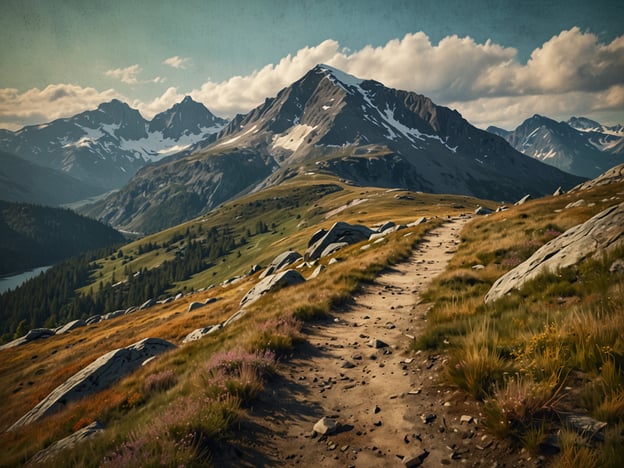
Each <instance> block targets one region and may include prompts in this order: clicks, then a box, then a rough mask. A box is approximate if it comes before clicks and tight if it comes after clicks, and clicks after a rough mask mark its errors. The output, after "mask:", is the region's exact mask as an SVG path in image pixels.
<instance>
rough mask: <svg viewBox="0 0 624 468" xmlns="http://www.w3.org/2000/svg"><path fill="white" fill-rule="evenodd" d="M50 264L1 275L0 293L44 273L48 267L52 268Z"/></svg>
mask: <svg viewBox="0 0 624 468" xmlns="http://www.w3.org/2000/svg"><path fill="white" fill-rule="evenodd" d="M50 266H51V265H50ZM50 266H42V267H38V268H34V269H32V270H29V271H24V272H22V273H18V274H16V275H13V276H0V294H2V293H3V292H6V291H8V290H9V289H15V288H17V287H18V286H19V285H21V284H22V283H24V282H25V281H28V280H29V279H30V278H34V277H35V276H37V275H39V274H41V273H43V272H44V271H46V270H47V269H48V268H50Z"/></svg>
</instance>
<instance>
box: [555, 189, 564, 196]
mask: <svg viewBox="0 0 624 468" xmlns="http://www.w3.org/2000/svg"><path fill="white" fill-rule="evenodd" d="M564 193H565V191H564V190H563V189H562V188H561V187H558V188H557V190H555V192H554V193H553V197H558V196H559V195H563V194H564Z"/></svg>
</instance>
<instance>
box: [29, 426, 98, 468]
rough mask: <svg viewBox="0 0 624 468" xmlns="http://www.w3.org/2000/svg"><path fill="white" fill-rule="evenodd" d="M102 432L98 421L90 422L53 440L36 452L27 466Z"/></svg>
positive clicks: (38, 462)
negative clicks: (62, 437) (61, 437)
mask: <svg viewBox="0 0 624 468" xmlns="http://www.w3.org/2000/svg"><path fill="white" fill-rule="evenodd" d="M102 432H104V426H103V425H102V424H100V423H99V422H98V421H95V422H92V423H91V424H89V425H88V426H85V427H83V428H82V429H79V430H78V431H76V432H74V433H73V434H71V435H69V436H67V437H65V438H64V439H61V440H58V441H56V442H54V443H53V444H52V445H50V446H49V447H46V448H45V449H43V450H41V451H39V452H37V453H36V454H35V456H34V457H32V458H31V459H30V461H29V462H28V466H34V465H39V464H42V463H45V462H46V461H47V460H48V459H50V458H52V457H54V456H56V455H57V454H58V453H60V452H61V451H63V450H67V449H70V448H73V447H74V446H76V445H77V444H79V443H80V442H83V441H85V440H87V439H90V438H92V437H94V436H97V435H98V434H101V433H102Z"/></svg>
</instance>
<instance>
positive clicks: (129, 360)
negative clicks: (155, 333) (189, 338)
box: [8, 338, 175, 431]
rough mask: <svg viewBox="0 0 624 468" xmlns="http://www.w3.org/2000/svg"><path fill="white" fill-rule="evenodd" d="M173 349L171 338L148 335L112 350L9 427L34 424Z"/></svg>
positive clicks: (71, 378)
mask: <svg viewBox="0 0 624 468" xmlns="http://www.w3.org/2000/svg"><path fill="white" fill-rule="evenodd" d="M173 348H175V345H173V344H171V343H169V342H168V341H165V340H161V339H159V338H145V339H143V340H141V341H139V342H137V343H134V344H132V345H130V346H127V347H125V348H120V349H115V350H113V351H110V352H109V353H106V354H105V355H103V356H100V357H99V358H98V359H96V360H95V361H93V362H92V363H91V364H89V365H88V366H87V367H85V368H84V369H82V370H80V371H78V372H77V373H75V374H74V375H73V376H71V377H70V378H69V379H67V380H66V381H65V382H64V383H62V384H61V385H59V386H58V387H56V388H55V389H54V390H53V391H52V392H51V393H50V394H49V395H48V396H46V397H45V398H44V399H43V400H41V401H40V402H39V403H38V404H37V406H35V407H34V408H33V409H32V410H30V411H29V412H28V413H26V414H25V415H24V416H22V417H21V418H20V419H19V420H18V421H17V422H16V423H15V424H13V425H12V426H11V427H10V428H9V429H8V430H9V431H12V430H15V429H17V428H19V427H22V426H25V425H27V424H30V423H33V422H35V421H37V420H39V419H40V418H42V417H44V416H47V415H49V414H52V413H55V412H57V411H60V410H61V409H63V408H65V406H66V405H67V404H68V403H71V402H74V401H77V400H80V399H82V398H84V397H86V396H89V395H92V394H94V393H97V392H99V391H102V390H104V389H105V388H108V387H109V386H110V385H112V384H113V383H114V382H116V381H118V380H119V379H121V378H122V377H124V376H126V375H128V374H130V373H131V372H134V371H135V370H136V369H138V368H139V367H141V365H142V364H143V362H144V361H145V360H146V359H148V358H150V357H153V356H156V355H158V354H160V353H163V352H165V351H168V350H170V349H173Z"/></svg>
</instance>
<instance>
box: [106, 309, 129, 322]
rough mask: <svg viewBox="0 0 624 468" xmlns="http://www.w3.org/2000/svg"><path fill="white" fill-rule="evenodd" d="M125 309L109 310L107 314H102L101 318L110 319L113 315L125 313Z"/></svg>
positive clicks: (117, 315)
mask: <svg viewBox="0 0 624 468" xmlns="http://www.w3.org/2000/svg"><path fill="white" fill-rule="evenodd" d="M125 313H126V311H125V310H123V309H121V310H115V311H113V312H109V313H107V314H104V315H102V320H110V319H114V318H115V317H119V316H120V315H123V314H125Z"/></svg>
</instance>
